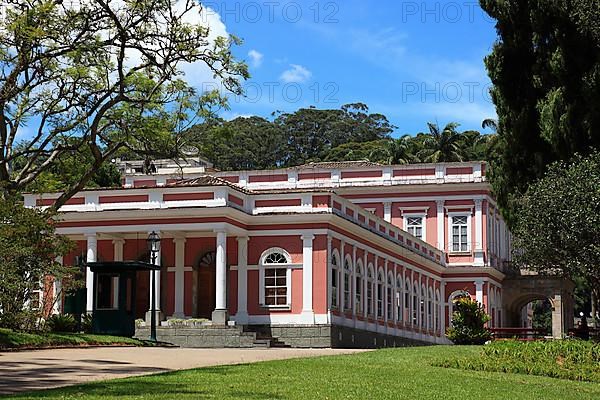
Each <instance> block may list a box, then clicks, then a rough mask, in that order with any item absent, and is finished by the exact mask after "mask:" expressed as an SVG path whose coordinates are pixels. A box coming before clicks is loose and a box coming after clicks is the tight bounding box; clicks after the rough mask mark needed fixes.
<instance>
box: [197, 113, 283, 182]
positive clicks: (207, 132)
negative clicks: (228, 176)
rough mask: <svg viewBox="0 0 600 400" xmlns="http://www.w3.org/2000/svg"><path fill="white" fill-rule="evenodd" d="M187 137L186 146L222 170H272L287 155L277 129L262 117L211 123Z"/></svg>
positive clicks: (203, 125)
mask: <svg viewBox="0 0 600 400" xmlns="http://www.w3.org/2000/svg"><path fill="white" fill-rule="evenodd" d="M189 135H190V138H189V143H193V144H194V145H195V146H197V147H198V148H199V149H200V153H201V154H202V155H204V156H205V157H207V158H208V159H210V160H211V161H212V162H213V163H215V166H216V167H218V168H219V169H221V170H244V169H269V168H275V167H278V166H280V165H281V163H282V160H283V159H284V158H285V154H286V153H285V151H286V145H287V141H286V139H285V137H284V135H283V134H282V132H281V130H280V128H279V126H277V125H275V124H273V123H272V122H271V121H268V120H266V119H264V118H261V117H249V118H242V117H240V118H236V119H234V120H232V121H220V122H216V123H215V122H214V121H213V122H211V123H207V124H202V125H197V126H195V127H193V128H191V129H190V132H189Z"/></svg>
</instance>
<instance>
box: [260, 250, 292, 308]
mask: <svg viewBox="0 0 600 400" xmlns="http://www.w3.org/2000/svg"><path fill="white" fill-rule="evenodd" d="M273 253H281V254H283V256H284V257H285V259H286V261H287V262H286V263H285V264H265V259H266V258H267V257H268V256H269V255H270V254H273ZM295 267H296V265H295V264H292V257H291V256H290V254H289V253H288V252H287V251H285V250H284V249H282V248H280V247H272V248H270V249H268V250H265V251H264V252H263V253H262V254H261V256H260V264H259V268H258V286H259V291H258V294H259V295H258V297H259V304H260V307H261V308H266V309H269V310H291V308H292V269H294V268H295ZM267 268H281V269H283V268H285V269H286V275H285V277H286V282H285V283H286V304H285V305H267V304H265V269H267Z"/></svg>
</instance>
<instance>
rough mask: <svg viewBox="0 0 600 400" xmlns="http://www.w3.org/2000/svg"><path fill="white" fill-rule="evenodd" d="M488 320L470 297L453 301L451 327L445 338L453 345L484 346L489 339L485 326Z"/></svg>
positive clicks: (479, 306) (479, 305) (487, 316)
mask: <svg viewBox="0 0 600 400" xmlns="http://www.w3.org/2000/svg"><path fill="white" fill-rule="evenodd" d="M489 320H490V317H489V315H487V314H486V313H485V310H484V309H483V306H482V305H481V304H479V303H478V302H477V301H476V300H473V299H471V298H470V297H458V298H457V299H455V300H454V313H453V314H452V326H451V327H450V328H448V330H447V332H446V336H447V337H448V339H450V340H451V341H452V342H453V343H454V344H484V343H485V342H487V341H488V340H490V339H491V334H490V332H489V331H488V330H487V329H486V328H485V324H486V323H487V322H488V321H489Z"/></svg>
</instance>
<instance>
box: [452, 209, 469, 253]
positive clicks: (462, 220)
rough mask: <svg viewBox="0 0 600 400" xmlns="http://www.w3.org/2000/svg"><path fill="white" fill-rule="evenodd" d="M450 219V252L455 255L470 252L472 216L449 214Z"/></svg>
mask: <svg viewBox="0 0 600 400" xmlns="http://www.w3.org/2000/svg"><path fill="white" fill-rule="evenodd" d="M448 218H449V219H450V224H449V230H450V232H449V233H448V235H449V237H450V247H449V248H450V251H451V252H455V253H461V252H468V251H470V248H469V247H470V246H469V243H470V242H471V216H470V215H469V214H455V213H452V214H448Z"/></svg>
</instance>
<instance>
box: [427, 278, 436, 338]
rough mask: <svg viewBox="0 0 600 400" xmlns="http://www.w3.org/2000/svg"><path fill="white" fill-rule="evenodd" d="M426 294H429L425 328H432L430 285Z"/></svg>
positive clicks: (432, 309) (432, 311) (432, 308)
mask: <svg viewBox="0 0 600 400" xmlns="http://www.w3.org/2000/svg"><path fill="white" fill-rule="evenodd" d="M427 294H428V295H429V296H428V297H427V329H433V313H434V307H433V289H432V288H431V286H430V287H429V290H428V291H427Z"/></svg>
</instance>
